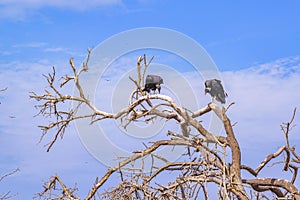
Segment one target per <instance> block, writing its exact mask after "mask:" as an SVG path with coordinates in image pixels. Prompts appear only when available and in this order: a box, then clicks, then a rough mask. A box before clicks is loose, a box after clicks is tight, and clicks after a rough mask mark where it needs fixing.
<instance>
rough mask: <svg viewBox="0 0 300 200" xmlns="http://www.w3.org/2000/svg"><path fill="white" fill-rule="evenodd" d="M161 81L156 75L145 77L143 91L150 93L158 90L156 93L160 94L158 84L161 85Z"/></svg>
mask: <svg viewBox="0 0 300 200" xmlns="http://www.w3.org/2000/svg"><path fill="white" fill-rule="evenodd" d="M163 83H164V81H163V79H162V78H161V77H160V76H158V75H147V77H146V83H145V87H144V89H143V91H146V92H148V93H150V91H151V90H153V91H155V90H156V89H157V90H158V93H160V89H161V87H160V84H163Z"/></svg>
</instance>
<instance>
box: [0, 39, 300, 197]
mask: <svg viewBox="0 0 300 200" xmlns="http://www.w3.org/2000/svg"><path fill="white" fill-rule="evenodd" d="M33 46H35V45H33ZM56 50H60V49H56ZM157 62H158V63H159V60H157ZM128 63H130V64H128ZM135 63H136V61H135V59H120V60H119V62H118V63H117V64H116V67H117V68H112V69H110V70H108V71H106V74H105V75H107V77H106V78H108V79H109V80H108V81H106V80H104V81H103V80H102V81H103V82H102V84H103V86H102V85H101V86H102V88H101V89H104V91H103V95H102V96H100V97H99V98H98V99H97V100H99V101H100V100H102V102H101V103H99V105H101V106H104V107H106V106H111V104H110V102H104V100H106V97H111V96H112V94H111V92H112V89H113V88H115V87H117V86H115V84H117V82H118V81H119V80H120V79H121V78H122V79H124V80H125V81H126V80H127V81H128V82H130V80H129V79H128V78H127V75H126V77H125V76H123V75H124V74H127V72H128V71H129V70H128V69H134V68H135ZM53 64H54V66H56V67H57V68H56V69H57V73H58V74H61V75H64V74H66V73H67V71H68V69H66V67H65V66H68V61H66V62H65V63H51V62H50V61H47V60H41V61H39V62H36V63H20V62H11V63H7V64H5V65H4V64H1V65H0V69H1V73H0V79H1V88H4V87H6V86H8V90H7V91H5V92H3V93H1V102H2V104H0V107H1V113H2V115H1V116H0V121H1V125H0V130H1V131H0V137H1V138H4V139H3V140H1V141H2V142H1V145H0V152H1V153H0V159H3V158H7V157H9V159H8V160H9V161H10V163H6V164H5V167H7V168H6V169H7V171H10V170H11V169H13V168H15V167H19V168H20V169H21V172H20V173H19V174H18V177H16V179H15V182H14V187H15V188H16V190H18V191H19V188H20V190H21V188H22V187H23V185H22V184H21V183H22V182H20V184H18V183H19V181H18V180H21V179H22V180H24V179H25V178H26V177H28V176H31V177H35V178H32V180H31V181H32V182H34V183H35V184H36V185H41V183H42V182H41V179H47V178H48V177H49V176H50V175H53V174H55V173H58V174H59V175H61V174H64V176H67V175H66V174H69V173H70V171H71V172H72V173H73V174H76V176H75V177H74V175H72V176H73V177H71V176H70V177H71V178H70V177H68V178H66V179H67V180H68V181H69V182H70V185H72V183H74V182H79V184H83V183H92V181H93V177H95V176H101V175H102V174H101V173H100V174H99V169H98V167H99V166H100V167H102V166H101V165H100V163H98V162H97V161H95V160H94V159H93V157H92V156H90V155H89V154H87V152H86V150H85V149H84V148H82V144H81V143H80V142H79V140H78V135H77V134H74V132H75V131H74V129H73V128H72V127H71V129H69V130H68V131H69V132H68V133H67V134H66V135H65V138H64V139H63V141H60V140H59V141H58V143H57V144H56V145H55V146H54V148H53V150H52V152H51V153H48V154H47V153H44V151H45V149H43V148H42V144H44V143H42V144H40V145H39V146H36V143H37V141H38V139H39V136H40V130H39V129H38V128H36V126H37V125H41V124H45V123H47V122H48V120H49V119H46V120H44V119H41V118H32V116H33V115H34V114H36V110H34V109H33V105H34V104H35V103H36V102H34V101H31V100H29V99H28V94H29V92H30V91H38V92H42V90H44V89H45V87H44V86H46V81H45V80H44V78H43V77H42V76H41V74H47V73H49V72H51V68H50V66H52V65H53ZM60 66H62V67H60ZM149 69H150V68H149ZM155 69H156V68H155V67H154V66H153V68H152V67H151V70H153V71H154V72H156V71H155ZM163 73H167V71H166V70H164V71H163ZM172 73H174V72H172ZM182 74H183V76H184V77H185V79H184V80H183V82H181V83H180V84H182V83H185V82H184V81H185V80H186V81H187V82H188V83H189V84H190V85H191V86H192V87H193V89H194V92H195V95H196V96H198V97H199V99H200V101H199V104H200V105H203V106H205V105H206V104H207V103H208V101H209V100H210V98H209V97H208V96H204V86H203V80H201V79H199V76H198V75H195V73H193V74H192V73H191V72H189V73H185V72H183V73H182ZM173 75H174V74H171V73H170V74H165V75H163V76H164V77H165V80H166V81H165V84H164V86H163V88H162V93H165V92H167V90H168V87H170V88H171V89H173V90H175V91H174V92H175V93H176V90H177V88H178V87H176V85H174V87H173V86H172V85H171V81H172V80H173V79H172V76H173ZM175 75H177V74H175ZM221 75H222V77H223V83H224V86H225V89H226V91H227V93H228V95H229V98H228V102H230V101H234V102H235V103H236V104H235V105H234V106H233V107H231V108H230V110H229V111H228V115H229V117H230V118H231V120H232V121H233V122H235V121H237V122H238V124H237V125H236V126H235V127H234V130H235V132H236V135H237V138H238V140H239V142H240V145H241V147H242V150H245V152H243V159H249V157H250V158H251V156H252V157H255V159H256V160H258V161H260V159H262V158H263V157H264V156H265V155H266V153H272V150H276V147H277V146H280V145H283V144H284V137H283V134H282V133H281V131H280V128H279V125H280V123H281V122H284V121H287V120H289V119H290V117H291V114H292V110H293V108H294V107H296V106H297V107H298V108H300V105H299V104H300V103H299V102H300V101H299V99H300V92H299V88H300V81H299V80H300V58H299V57H293V58H286V59H280V60H276V61H274V62H271V63H267V64H262V65H259V66H254V67H251V68H248V69H245V70H240V71H227V72H222V73H221ZM176 80H177V79H176ZM168 82H170V85H169V84H168ZM120 83H122V82H120ZM94 84H95V83H94ZM172 84H175V83H172ZM124 87H125V86H124ZM124 87H123V88H124ZM106 90H107V91H106ZM69 91H72V90H69ZM119 91H120V90H119ZM123 92H124V93H126V91H125V90H124V91H123ZM184 92H185V90H181V93H184ZM102 97H103V99H102ZM108 100H109V99H108ZM125 101H126V103H127V102H128V101H127V99H125ZM188 106H189V104H187V105H186V107H187V108H189V107H188ZM104 109H105V108H104ZM109 111H110V110H109ZM10 115H13V116H16V118H14V119H11V118H9V117H8V116H10ZM298 115H300V112H298V113H297V116H296V119H295V122H296V123H297V122H298V121H299V118H300V117H298ZM199 120H204V122H203V123H207V120H209V118H202V117H200V118H199ZM297 132H299V128H298V127H296V128H295V129H294V130H293V132H292V134H291V138H292V141H291V143H292V144H299V140H300V137H299V134H298V135H297V134H296V133H297ZM124 137H125V136H124ZM44 142H46V141H44ZM99 143H101V142H99ZM43 150H44V151H43ZM254 154H255V156H253V155H254ZM74 155H76V156H74ZM5 161H6V160H4V161H3V163H5ZM86 161H88V162H89V163H93V164H91V165H88V167H86V166H85V164H84V163H85V162H86ZM258 161H257V162H258ZM13 162H15V163H13ZM1 163H2V162H1ZM87 168H88V169H87ZM91 168H93V169H92V170H91ZM94 168H95V169H94ZM96 168H97V169H96ZM6 169H3V170H6ZM84 170H85V171H84ZM86 171H89V173H90V175H89V177H88V179H89V181H82V183H81V180H87V179H86V176H87V175H86V173H87V172H86ZM100 171H101V170H100ZM103 171H105V167H104V169H103ZM93 173H94V174H93ZM36 174H38V176H36ZM24 177H25V178H24ZM83 177H84V178H83ZM91 177H92V178H91ZM37 182H38V184H37ZM12 185H13V184H12ZM86 185H88V186H83V187H89V186H90V184H86ZM40 188H41V187H39V188H32V187H31V188H28V189H27V190H29V191H31V192H38V190H39V189H40ZM80 192H86V191H80Z"/></svg>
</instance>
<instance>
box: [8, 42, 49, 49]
mask: <svg viewBox="0 0 300 200" xmlns="http://www.w3.org/2000/svg"><path fill="white" fill-rule="evenodd" d="M46 45H47V43H46V42H29V43H23V44H15V45H13V46H12V47H13V48H41V47H44V46H46Z"/></svg>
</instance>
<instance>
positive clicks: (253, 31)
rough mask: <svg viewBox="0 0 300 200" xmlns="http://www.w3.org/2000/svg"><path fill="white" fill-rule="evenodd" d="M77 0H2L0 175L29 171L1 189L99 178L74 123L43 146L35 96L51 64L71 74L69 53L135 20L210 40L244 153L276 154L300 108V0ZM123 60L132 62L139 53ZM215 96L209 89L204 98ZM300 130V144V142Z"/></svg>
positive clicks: (79, 53) (22, 193)
mask: <svg viewBox="0 0 300 200" xmlns="http://www.w3.org/2000/svg"><path fill="white" fill-rule="evenodd" d="M72 2H73V3H72V4H70V3H69V1H67V0H53V1H51V2H50V3H49V2H46V1H43V0H35V1H32V0H10V1H8V0H0V13H1V16H0V77H1V79H0V80H1V82H0V88H5V87H8V90H6V91H5V92H2V93H1V98H0V100H1V104H0V108H1V113H2V114H1V117H0V118H1V124H0V144H1V145H0V162H1V169H0V172H1V173H0V174H4V173H5V172H9V171H12V170H13V169H15V168H20V170H21V171H20V172H18V173H17V174H15V175H14V176H11V177H10V178H7V179H5V180H4V181H3V182H1V183H0V194H1V192H2V191H3V192H5V191H12V193H18V195H17V196H16V197H15V199H29V198H31V197H32V195H33V194H34V193H37V192H39V191H41V190H42V187H41V185H42V183H43V181H45V180H47V179H48V178H49V177H50V176H51V175H54V174H55V173H58V174H59V175H61V176H63V178H64V180H65V181H66V182H67V183H68V184H69V185H74V183H78V187H79V189H80V191H79V193H80V194H81V195H82V196H84V195H85V194H86V193H87V190H88V189H89V188H90V186H91V185H92V183H93V182H94V178H95V177H96V176H99V177H100V176H101V175H103V174H104V171H105V170H106V168H105V167H104V166H103V165H101V164H99V162H98V161H97V160H96V159H95V158H94V157H93V156H91V155H90V154H89V153H88V152H87V151H86V150H85V148H84V147H83V145H82V144H81V142H80V139H79V137H78V134H77V132H76V129H75V127H74V125H71V127H70V129H69V130H68V132H67V134H66V135H65V137H64V139H63V140H62V141H58V143H57V145H55V146H54V148H53V150H52V151H51V152H50V153H46V152H45V151H46V149H45V148H44V147H43V144H45V143H46V141H45V142H42V143H40V144H37V143H38V141H39V136H40V133H41V132H40V130H39V129H38V128H37V126H38V125H41V124H45V123H47V120H44V119H43V118H40V117H36V118H33V115H34V114H36V112H37V110H35V109H34V108H33V106H34V104H35V102H34V101H33V100H29V98H28V95H29V92H30V91H37V92H42V90H43V89H44V88H45V86H46V82H45V81H44V79H43V77H42V76H41V74H42V73H48V72H50V70H51V66H55V67H57V71H58V74H60V75H65V74H66V73H68V72H70V70H69V66H68V60H69V58H70V57H71V56H72V57H74V58H75V62H76V63H77V64H80V63H81V62H82V61H83V60H84V58H85V56H86V49H87V48H89V47H91V48H93V47H96V46H97V45H98V44H99V43H101V42H103V41H104V40H106V39H107V38H109V37H111V36H112V35H115V34H118V33H120V32H123V31H127V30H129V29H134V28H143V27H161V28H168V29H171V30H175V31H178V32H179V33H182V34H185V35H186V36H188V37H190V38H192V39H193V40H195V41H196V42H197V43H199V44H200V45H202V47H203V48H204V49H205V50H206V52H207V53H208V54H209V55H210V56H211V58H212V60H213V61H214V63H215V64H216V66H217V67H218V69H219V70H220V72H221V75H222V79H223V81H224V85H225V89H226V90H227V92H228V94H229V100H228V101H234V102H236V105H235V106H234V107H233V108H232V111H230V114H231V117H232V118H233V121H238V126H237V127H236V131H237V132H238V134H239V136H238V138H239V139H240V143H241V145H242V146H243V147H242V149H243V150H244V151H245V153H244V154H243V155H245V157H250V158H251V159H249V160H245V162H249V163H251V164H253V166H256V165H257V164H258V162H259V161H260V160H261V159H263V158H264V154H263V153H262V154H258V152H261V148H263V150H264V151H263V152H264V153H271V152H272V151H274V150H276V148H277V147H279V146H280V145H282V144H283V140H281V136H282V135H281V133H280V129H279V125H280V123H281V122H283V121H286V120H288V119H289V118H290V115H291V113H292V109H293V108H294V107H296V106H298V107H299V96H300V95H299V91H298V88H299V87H300V83H299V80H300V79H299V78H300V48H299V41H300V27H299V26H298V24H299V19H300V13H299V11H298V9H299V6H300V3H299V2H298V1H289V2H288V3H287V2H282V1H276V2H274V1H263V2H262V1H248V2H232V3H228V2H220V1H189V2H188V3H186V2H183V1H177V0H175V1H171V0H165V1H158V0H135V1H134V0H132V1H122V0H94V1H92V0H86V1H80V0H76V1H72ZM157 58H161V59H165V60H164V61H162V60H157V59H156V60H155V62H158V63H160V62H162V63H164V64H167V61H170V63H169V64H172V63H174V60H172V57H169V58H168V57H163V56H161V57H159V55H158V56H157ZM167 58H168V59H167ZM120 62H121V64H123V65H124V66H125V65H128V66H131V64H134V63H135V62H136V58H133V57H129V58H126V59H123V60H122V59H121V60H120ZM182 63H184V62H182ZM117 74H118V75H120V76H121V75H122V73H121V71H119V73H117ZM168 76H170V77H171V74H168V75H166V78H168ZM184 77H185V78H186V79H187V80H190V83H189V84H190V85H192V86H193V87H195V88H196V91H201V95H203V94H202V91H203V85H202V84H203V83H202V82H201V81H200V82H199V81H197V80H196V78H195V77H194V75H193V74H192V73H189V72H186V73H185V74H184ZM165 87H167V84H166V86H165ZM109 89H111V88H109V87H108V88H107V90H109ZM104 92H105V91H104ZM106 92H107V91H106ZM208 100H209V98H208V97H204V96H203V98H202V99H201V100H200V102H199V103H200V104H202V103H203V105H205V103H207V101H208ZM9 116H15V117H16V118H9ZM296 119H297V120H298V121H299V118H296ZM297 130H298V132H299V129H297V128H295V129H294V133H295V134H293V135H292V138H293V139H294V141H295V142H294V144H299V142H300V137H299V134H298V135H297V134H296V133H297ZM253 134H254V137H253ZM46 139H49V138H46ZM266 141H271V142H272V143H271V145H270V144H268V145H266ZM74 155H76V156H74ZM253 155H256V156H257V157H256V158H253V157H254V156H253ZM74 174H75V175H74ZM81 180H83V181H81ZM24 185H26V187H24ZM298 185H300V184H299V181H298Z"/></svg>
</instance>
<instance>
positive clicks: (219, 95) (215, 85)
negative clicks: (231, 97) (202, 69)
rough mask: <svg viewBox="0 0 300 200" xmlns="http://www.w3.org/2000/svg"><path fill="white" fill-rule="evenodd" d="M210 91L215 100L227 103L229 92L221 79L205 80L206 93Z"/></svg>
mask: <svg viewBox="0 0 300 200" xmlns="http://www.w3.org/2000/svg"><path fill="white" fill-rule="evenodd" d="M206 93H209V94H210V95H211V97H212V98H213V100H217V101H219V102H221V103H222V104H225V103H226V100H225V98H226V97H227V93H226V92H225V91H224V89H223V86H222V84H221V81H220V80H218V79H211V80H207V81H205V94H206Z"/></svg>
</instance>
